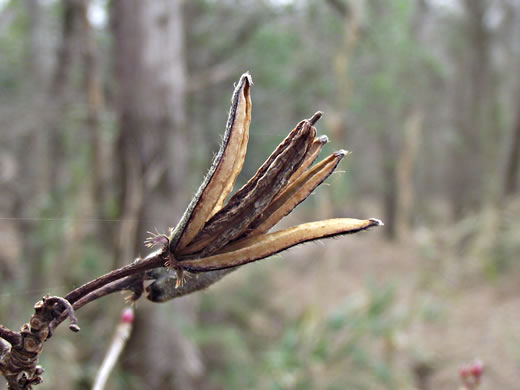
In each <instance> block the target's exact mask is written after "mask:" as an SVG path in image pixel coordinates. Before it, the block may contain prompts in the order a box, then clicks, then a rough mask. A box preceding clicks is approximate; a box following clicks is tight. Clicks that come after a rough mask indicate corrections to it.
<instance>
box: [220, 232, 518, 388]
mask: <svg viewBox="0 0 520 390" xmlns="http://www.w3.org/2000/svg"><path fill="white" fill-rule="evenodd" d="M425 237H426V238H425ZM437 246H438V245H437V244H436V243H435V242H433V241H431V240H430V239H429V238H428V234H427V233H424V232H423V233H420V234H419V233H417V232H416V234H415V235H410V239H409V240H406V241H400V242H389V241H387V240H385V239H384V237H383V235H382V234H381V232H380V231H375V230H374V231H370V232H363V233H361V234H356V235H354V236H349V237H342V238H340V239H336V240H329V241H328V242H327V243H326V245H325V244H323V243H320V244H307V245H303V246H301V247H297V248H293V249H291V250H290V251H289V252H288V253H285V254H283V256H276V257H275V258H273V259H270V260H268V261H265V262H260V263H258V264H255V265H252V266H250V268H249V271H247V272H237V273H234V274H232V275H231V276H230V277H229V280H228V281H227V282H222V283H221V285H220V286H215V289H219V290H221V291H222V290H224V291H227V292H228V293H232V291H234V292H233V293H236V288H239V289H241V290H244V289H247V288H248V285H250V283H251V277H252V276H251V275H255V274H258V273H262V272H268V275H269V276H268V278H269V280H270V282H269V283H270V290H269V291H270V292H271V293H270V294H265V293H264V294H263V298H262V299H263V300H264V302H263V305H265V306H266V307H269V308H270V309H269V310H275V312H276V313H277V315H279V316H281V317H282V318H279V319H278V321H279V322H280V324H279V326H281V327H284V326H286V323H287V321H290V319H294V318H301V317H302V316H305V315H306V313H308V312H309V311H310V312H313V313H314V315H315V316H317V317H319V318H322V319H323V318H327V317H330V316H331V315H333V313H334V312H335V311H337V310H338V308H340V307H342V305H345V303H346V302H350V304H352V302H358V303H359V302H367V301H368V300H369V299H370V298H369V295H370V294H371V292H370V291H372V290H373V289H374V288H376V289H377V288H383V287H384V286H391V287H392V289H393V292H394V300H393V301H392V303H391V306H392V307H391V308H390V310H392V311H394V312H399V313H401V314H400V316H401V318H404V320H403V321H401V322H399V324H398V325H392V326H393V328H392V329H391V332H390V334H391V335H390V336H389V337H388V340H389V343H390V344H391V346H390V349H391V351H392V352H391V353H390V354H389V353H388V349H389V348H388V345H387V346H386V349H381V350H380V355H381V356H382V359H383V360H385V361H386V363H388V364H389V366H390V367H393V369H395V370H398V371H399V372H401V373H404V374H403V375H405V376H408V382H407V383H412V384H413V385H411V387H409V388H417V389H425V390H426V389H459V388H460V384H461V382H460V379H459V374H458V372H459V369H460V368H461V366H463V365H464V364H468V363H471V362H473V361H474V360H475V359H481V360H482V361H483V362H484V364H485V372H484V376H483V381H482V384H481V386H480V387H479V389H482V390H486V389H513V388H518V382H519V380H520V376H519V374H518V372H519V365H520V310H519V308H520V293H519V291H518V277H519V275H520V272H519V271H518V269H516V270H515V269H513V270H511V272H503V273H501V274H498V275H497V276H494V277H489V276H486V275H485V272H483V271H482V267H481V262H478V261H477V260H476V259H471V258H464V257H462V256H460V257H457V256H454V255H446V254H445V253H444V252H443V251H442V250H441V249H439V248H438V247H437ZM275 269H276V272H273V271H274V270H275ZM253 277H254V276H253ZM244 284H245V285H244ZM237 285H239V286H240V285H241V286H242V287H237ZM367 286H368V287H367ZM370 286H371V287H370ZM374 286H375V287H374ZM361 305H362V304H361ZM259 313H260V314H258V313H257V314H256V315H255V312H253V314H252V315H251V318H250V319H249V321H248V324H249V327H250V328H252V330H251V332H257V333H262V331H264V332H265V333H266V334H270V333H272V330H269V329H268V328H272V327H273V326H274V325H273V321H272V320H269V319H268V320H266V319H265V318H264V316H265V312H264V314H261V313H262V312H259ZM403 313H404V314H403ZM346 332H348V330H346ZM388 340H387V341H388ZM387 341H385V343H387V344H388V342H387ZM367 388H373V387H370V386H368V387H367ZM378 388H379V387H378ZM380 388H382V389H383V388H399V389H400V388H401V387H400V385H397V386H394V387H392V386H385V385H382V386H381V387H380Z"/></svg>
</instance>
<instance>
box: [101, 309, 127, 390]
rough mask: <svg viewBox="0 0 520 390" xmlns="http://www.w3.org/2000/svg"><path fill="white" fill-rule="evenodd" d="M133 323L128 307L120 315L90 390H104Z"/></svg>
mask: <svg viewBox="0 0 520 390" xmlns="http://www.w3.org/2000/svg"><path fill="white" fill-rule="evenodd" d="M133 321H134V312H133V310H132V309H131V308H129V307H128V308H126V309H124V310H123V312H122V313H121V319H120V322H119V325H118V326H117V328H116V332H115V334H114V338H113V339H112V343H110V347H109V348H108V351H107V354H106V356H105V359H104V360H103V363H101V367H100V368H99V371H98V373H97V375H96V379H95V381H94V385H93V386H92V390H103V389H104V388H105V384H106V382H107V380H108V376H109V375H110V372H112V369H113V368H114V365H115V364H116V362H117V360H118V359H119V356H120V355H121V351H122V350H123V348H124V347H125V345H126V341H127V340H128V338H129V337H130V333H131V332H132V323H133Z"/></svg>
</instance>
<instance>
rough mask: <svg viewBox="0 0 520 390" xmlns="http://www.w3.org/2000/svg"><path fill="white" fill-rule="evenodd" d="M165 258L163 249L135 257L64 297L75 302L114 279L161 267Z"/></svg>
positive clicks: (72, 302)
mask: <svg viewBox="0 0 520 390" xmlns="http://www.w3.org/2000/svg"><path fill="white" fill-rule="evenodd" d="M164 262H165V259H164V254H163V251H160V252H155V253H152V254H151V255H150V256H148V257H146V258H145V259H137V260H136V261H134V262H133V263H131V264H128V265H126V266H124V267H121V268H118V269H116V270H114V271H112V272H109V273H107V274H105V275H103V276H100V277H99V278H97V279H94V280H92V281H90V282H88V283H85V284H84V285H82V286H80V287H78V288H76V289H75V290H72V291H71V292H70V293H68V294H67V295H66V296H65V299H66V300H67V301H69V302H70V303H71V304H74V303H76V301H78V300H79V299H81V298H83V297H84V296H85V295H87V294H89V293H91V292H93V291H95V290H97V289H99V288H101V287H103V286H105V285H107V284H109V283H112V282H114V281H116V280H119V279H122V278H124V277H126V276H129V275H133V274H136V273H141V272H144V271H147V270H149V269H153V268H157V267H161V266H162V265H164Z"/></svg>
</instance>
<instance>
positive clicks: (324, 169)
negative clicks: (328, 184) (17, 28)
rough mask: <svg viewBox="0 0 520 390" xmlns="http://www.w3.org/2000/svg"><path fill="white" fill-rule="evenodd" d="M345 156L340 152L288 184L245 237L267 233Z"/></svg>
mask: <svg viewBox="0 0 520 390" xmlns="http://www.w3.org/2000/svg"><path fill="white" fill-rule="evenodd" d="M346 155H347V151H345V150H340V151H338V152H335V153H333V154H331V155H330V156H329V157H327V158H326V159H324V160H323V161H321V162H320V163H318V164H316V165H315V166H314V167H312V168H311V169H309V170H308V171H307V172H305V173H304V174H303V175H301V176H300V177H299V178H298V179H297V180H295V181H294V182H293V183H291V184H289V185H288V186H287V187H286V188H285V189H284V190H283V191H282V192H281V193H280V194H278V195H277V196H276V198H275V199H274V200H273V201H272V202H271V204H270V205H269V206H268V207H267V209H266V210H265V211H264V212H263V213H262V215H260V216H258V217H257V218H256V220H255V221H253V223H251V225H250V226H249V232H248V233H247V234H246V236H247V237H254V236H257V235H259V234H262V233H265V232H267V231H268V230H269V229H271V228H272V227H273V226H274V225H276V224H277V223H278V222H279V221H280V220H281V219H282V218H283V217H285V216H286V215H287V214H289V213H290V212H291V211H292V210H293V209H294V208H295V207H296V206H298V205H299V204H300V203H301V202H303V201H304V200H305V199H307V197H308V196H309V195H310V194H311V193H312V192H313V191H314V190H315V188H316V187H318V186H319V185H320V184H321V183H322V182H323V181H324V180H325V179H326V178H327V177H329V175H330V174H331V173H332V172H334V170H335V169H336V167H337V166H338V164H339V162H340V161H341V160H342V159H343V157H345V156H346Z"/></svg>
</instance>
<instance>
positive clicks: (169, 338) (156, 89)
mask: <svg viewBox="0 0 520 390" xmlns="http://www.w3.org/2000/svg"><path fill="white" fill-rule="evenodd" d="M181 4H182V2H181V1H180V0H154V1H150V2H146V3H145V2H142V1H141V0H115V1H113V2H112V9H111V11H112V27H113V33H114V41H115V50H114V53H115V61H114V63H115V74H116V78H117V81H118V93H117V109H118V116H119V127H120V135H119V140H118V143H117V147H118V150H117V152H116V153H117V156H118V161H119V169H120V171H119V173H118V177H119V178H120V180H121V183H120V188H121V193H120V205H121V225H120V231H119V236H118V239H117V254H116V262H117V263H119V264H121V263H126V262H129V261H130V260H132V256H133V255H134V254H135V253H143V252H144V247H143V246H142V242H143V240H144V238H145V232H146V231H147V230H153V229H154V227H157V228H159V229H160V230H161V231H165V230H166V228H167V227H169V226H173V225H174V224H175V223H176V220H177V219H178V218H179V217H180V215H181V211H182V206H183V205H184V203H185V202H184V198H183V197H184V194H183V187H182V184H181V183H182V182H181V180H183V179H185V177H186V168H185V167H186V160H187V156H188V152H187V151H188V145H187V139H186V138H187V137H186V129H185V128H186V107H185V93H186V78H187V76H186V69H185V64H184V60H185V55H184V31H183V18H182V15H183V13H182V7H181ZM142 306H143V307H141V311H138V312H137V318H138V323H137V326H136V327H135V331H134V333H133V335H132V338H131V340H130V343H129V346H128V347H129V348H128V350H127V352H126V354H125V358H124V360H123V362H124V364H125V366H126V367H127V368H128V369H130V370H131V371H132V373H133V374H136V375H138V376H139V377H140V379H141V381H142V384H143V385H144V387H145V388H154V389H163V388H164V389H195V388H198V386H197V381H198V378H199V376H200V374H201V372H202V363H201V361H200V358H199V354H198V349H197V348H196V347H195V346H194V345H193V344H192V343H191V342H190V341H189V340H188V339H186V338H185V337H184V336H183V335H182V334H181V333H180V332H179V331H175V329H174V328H175V324H174V323H172V322H171V321H168V322H167V325H168V326H169V327H171V330H170V331H165V329H164V323H165V320H166V318H167V317H169V318H173V317H178V318H180V317H182V318H183V322H185V321H184V320H186V321H187V322H188V323H189V322H190V321H193V319H194V317H195V315H194V310H195V306H194V304H193V301H192V300H182V301H180V302H175V303H173V304H169V305H162V306H156V305H152V304H143V305H142ZM172 311H175V313H172ZM152 346H153V348H152Z"/></svg>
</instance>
